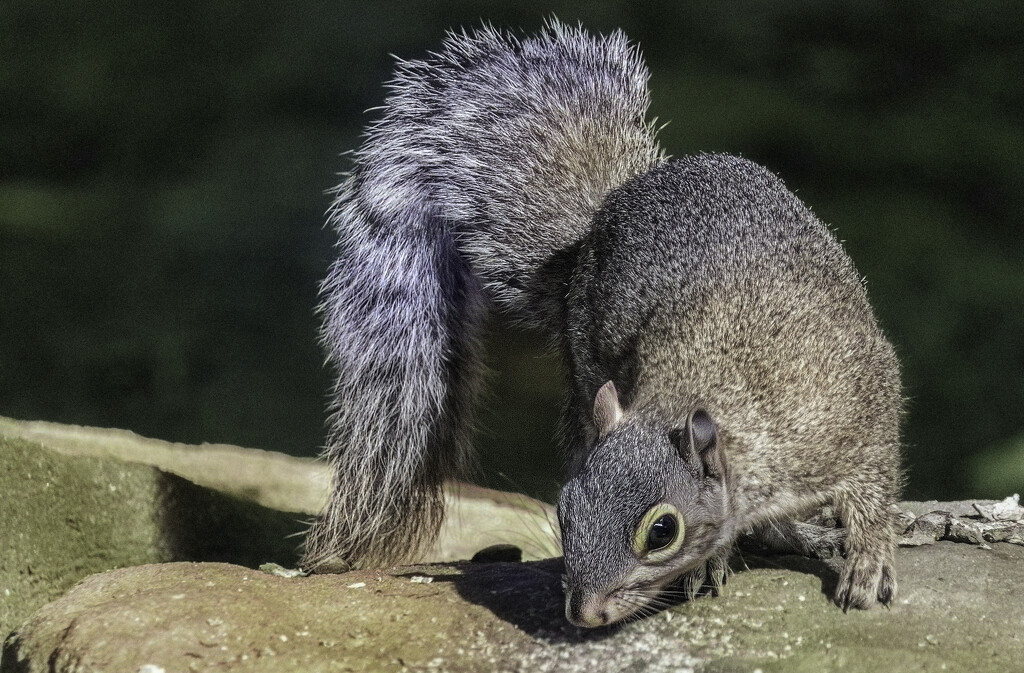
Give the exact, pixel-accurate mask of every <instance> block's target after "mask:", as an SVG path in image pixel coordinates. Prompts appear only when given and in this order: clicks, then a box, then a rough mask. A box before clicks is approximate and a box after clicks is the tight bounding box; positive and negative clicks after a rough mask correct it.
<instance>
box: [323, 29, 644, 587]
mask: <svg viewBox="0 0 1024 673" xmlns="http://www.w3.org/2000/svg"><path fill="white" fill-rule="evenodd" d="M646 80H647V71H646V69H645V67H644V65H643V63H642V61H641V59H640V56H639V55H638V53H637V51H636V50H635V49H634V48H633V47H631V46H630V45H629V44H628V42H627V41H626V38H625V36H623V35H622V34H621V33H615V34H614V35H611V36H609V37H605V38H602V37H594V36H591V35H588V34H587V33H585V32H584V31H582V30H581V29H572V28H566V27H565V26H562V25H561V24H558V23H554V22H552V23H550V24H549V25H548V27H547V29H546V30H545V31H544V32H543V33H541V34H540V35H538V36H536V37H533V38H528V39H523V40H520V39H517V38H515V37H512V36H510V35H508V34H505V33H502V32H499V31H495V30H492V29H482V30H480V31H478V32H475V33H472V34H466V33H463V34H450V35H449V36H448V39H447V40H446V41H445V43H444V47H443V49H442V50H441V52H439V53H437V54H432V55H431V56H430V57H428V58H426V59H424V60H421V61H409V62H401V63H400V64H399V66H398V69H397V73H396V76H395V79H394V80H393V81H392V83H391V85H390V86H391V92H392V93H391V95H390V96H389V98H388V99H387V101H386V104H385V106H384V108H383V113H382V116H381V118H380V120H379V121H377V122H376V123H375V124H374V125H373V126H371V127H370V129H369V131H368V133H367V136H366V139H365V141H364V143H363V146H362V148H361V149H360V150H359V152H358V153H357V154H356V164H355V168H354V170H353V172H352V174H351V175H350V176H349V178H348V179H347V180H346V181H345V182H344V183H343V184H342V186H341V187H340V188H339V193H338V199H337V201H336V202H335V206H334V209H333V211H332V214H331V220H332V223H333V224H334V226H335V228H336V229H337V230H338V233H339V239H340V240H339V244H338V259H337V261H336V262H335V264H334V265H333V267H332V268H331V272H330V276H329V277H328V279H327V280H326V281H325V283H324V286H323V298H324V304H323V312H324V328H323V337H324V341H325V343H326V345H327V349H328V359H329V361H330V363H331V364H332V365H333V366H334V367H335V369H336V371H337V375H338V380H337V383H336V385H335V388H334V392H333V399H334V409H333V414H332V417H331V421H330V433H329V438H328V444H327V450H326V452H325V457H326V459H327V460H328V461H330V463H331V464H332V466H333V468H334V481H333V486H332V490H331V496H330V501H329V503H328V505H327V507H326V509H325V510H324V512H323V514H322V515H321V517H320V518H319V520H318V521H317V522H316V523H315V524H314V526H313V528H312V529H311V531H310V533H309V536H308V538H307V542H306V552H305V558H304V561H303V564H304V566H305V567H307V568H312V569H316V568H317V567H324V566H326V565H327V564H328V562H329V561H335V560H340V561H342V562H343V564H348V565H371V564H385V563H392V562H397V561H401V560H406V559H410V558H413V557H415V555H416V554H417V553H418V552H419V551H421V550H422V548H423V547H424V545H425V544H427V543H428V542H430V541H432V540H433V539H434V538H435V536H436V533H437V530H438V528H439V526H440V523H441V520H442V518H443V503H442V500H441V490H440V489H441V485H442V483H443V481H444V480H445V479H447V478H450V477H452V476H454V475H455V474H456V473H457V472H458V470H459V468H460V467H461V466H462V465H463V464H464V462H465V461H466V460H467V457H468V455H469V453H468V451H469V448H468V439H469V437H468V425H469V422H468V419H469V411H470V405H471V403H472V401H473V398H474V396H475V392H476V389H477V383H478V379H479V364H478V363H479V353H478V345H477V337H478V335H479V331H480V328H481V323H482V321H483V317H484V312H485V302H493V303H494V304H496V305H497V306H498V307H499V308H501V309H504V310H505V311H507V312H508V313H509V314H510V315H511V316H512V317H514V318H518V319H521V320H523V321H526V322H531V323H534V324H537V325H541V326H544V327H547V328H549V330H556V329H558V328H559V327H560V326H561V319H562V311H563V304H564V295H565V291H566V286H567V282H568V272H569V270H570V269H571V267H572V265H573V259H574V257H573V251H574V246H575V245H576V243H577V242H578V241H579V239H580V238H581V237H582V236H583V234H584V233H585V232H586V231H587V229H588V228H589V226H590V220H591V217H592V215H593V213H594V212H595V211H596V210H597V208H598V207H599V206H600V204H601V201H602V200H603V198H604V196H605V195H606V194H607V193H608V192H609V191H610V190H612V189H614V188H615V187H617V186H619V185H621V184H622V183H624V182H625V181H626V180H628V179H629V178H631V177H633V176H634V175H637V174H639V173H642V172H645V171H647V170H649V169H650V168H652V167H653V166H654V165H655V164H656V163H658V162H659V161H661V159H662V155H661V152H660V150H659V149H658V147H657V143H656V142H655V140H654V134H653V132H652V128H651V126H650V124H649V123H648V122H647V121H646V119H645V115H646V111H647V106H648V94H647V86H646ZM331 565H333V563H332V564H331Z"/></svg>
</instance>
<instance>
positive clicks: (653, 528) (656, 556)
mask: <svg viewBox="0 0 1024 673" xmlns="http://www.w3.org/2000/svg"><path fill="white" fill-rule="evenodd" d="M685 531H686V527H685V526H684V525H683V515H682V514H681V513H680V512H679V510H677V509H676V508H675V507H673V506H672V505H670V504H668V503H667V502H663V503H660V504H658V505H655V506H654V507H651V508H650V509H649V510H647V512H646V513H645V514H644V516H643V518H642V519H641V520H640V523H639V525H637V527H636V532H635V533H634V535H633V553H634V554H636V556H637V558H640V559H643V560H647V561H652V562H655V563H657V562H659V561H664V560H666V559H668V558H670V557H671V556H672V555H673V554H675V553H676V552H677V551H679V548H680V547H682V546H683V535H684V533H685Z"/></svg>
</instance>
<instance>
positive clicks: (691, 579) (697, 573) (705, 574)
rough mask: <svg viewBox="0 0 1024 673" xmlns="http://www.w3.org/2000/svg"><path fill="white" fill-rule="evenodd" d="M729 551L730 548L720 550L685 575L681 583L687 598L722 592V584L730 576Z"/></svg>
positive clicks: (715, 594) (714, 594)
mask: <svg viewBox="0 0 1024 673" xmlns="http://www.w3.org/2000/svg"><path fill="white" fill-rule="evenodd" d="M729 552H730V550H728V549H727V550H725V551H723V552H719V553H718V554H716V555H714V556H712V557H711V558H709V559H708V560H707V561H706V562H705V563H704V564H703V565H700V566H697V567H696V568H694V569H693V570H691V571H690V572H688V573H687V574H685V575H683V577H682V578H681V580H680V585H681V586H682V588H683V592H684V593H685V594H686V597H687V600H693V598H694V597H695V596H697V595H699V594H702V593H705V592H706V593H709V594H711V595H712V596H717V595H718V594H719V593H721V591H722V585H724V584H725V582H726V580H727V579H728V577H729Z"/></svg>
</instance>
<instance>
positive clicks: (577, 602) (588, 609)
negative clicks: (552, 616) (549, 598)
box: [565, 591, 615, 629]
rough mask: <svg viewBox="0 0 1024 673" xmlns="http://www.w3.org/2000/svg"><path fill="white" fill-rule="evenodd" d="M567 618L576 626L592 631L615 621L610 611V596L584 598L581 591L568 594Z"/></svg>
mask: <svg viewBox="0 0 1024 673" xmlns="http://www.w3.org/2000/svg"><path fill="white" fill-rule="evenodd" d="M565 618H566V619H568V620H569V622H571V623H572V624H574V625H576V626H582V627H584V628H591V629H592V628H596V627H598V626H607V625H608V624H610V623H612V622H613V621H615V619H614V618H613V616H612V612H611V610H609V600H608V596H606V595H603V594H600V593H597V594H591V595H589V596H582V595H581V594H580V592H579V591H570V592H568V593H567V594H566V597H565Z"/></svg>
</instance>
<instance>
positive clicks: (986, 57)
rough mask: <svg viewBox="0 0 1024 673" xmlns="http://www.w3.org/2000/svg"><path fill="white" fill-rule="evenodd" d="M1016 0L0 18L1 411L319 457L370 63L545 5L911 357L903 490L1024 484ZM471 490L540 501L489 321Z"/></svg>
mask: <svg viewBox="0 0 1024 673" xmlns="http://www.w3.org/2000/svg"><path fill="white" fill-rule="evenodd" d="M1022 12H1024V10H1022V9H1021V8H1020V5H1019V4H1018V3H1016V2H999V1H992V0H978V1H977V2H974V3H969V4H968V3H955V4H954V3H936V2H932V1H930V0H929V1H922V0H906V1H903V2H899V3H893V2H890V1H889V0H865V1H863V2H835V3H819V2H809V1H804V2H800V1H793V0H788V1H787V0H773V1H770V2H769V1H764V2H744V3H712V2H707V3H686V2H679V1H678V0H671V1H662V2H599V1H592V2H587V3H586V4H585V5H580V6H576V5H574V4H571V3H566V2H559V1H552V2H544V3H541V2H537V1H535V0H522V1H520V2H518V3H515V6H514V7H512V6H510V5H509V4H506V3H498V2H486V1H479V0H477V1H474V2H469V1H465V2H424V1H410V0H403V1H402V2H394V1H384V2H353V1H345V2H334V3H324V2H308V1H301V0H295V1H292V2H277V3H274V2H269V3H253V2H237V1H234V0H221V1H219V2H208V1H206V0H173V1H172V0H153V1H151V2H147V3H137V2H124V1H123V0H122V1H118V0H104V1H102V2H99V1H96V0H78V1H77V2H60V3H58V2H44V1H42V0H4V2H3V3H0V414H3V415H7V416H13V417H17V418H25V419H46V420H53V421H62V422H71V423H82V424H89V425H99V426H117V427H123V428H130V429H132V430H135V431H137V432H139V433H142V434H145V435H150V436H154V437H160V438H164V439H169V440H177V441H184V442H203V441H208V442H231V443H236V444H242V445H247V446H255V447H261V448H267V449H276V450H281V451H286V452H289V453H293V454H296V455H313V454H315V453H316V452H317V451H318V448H319V446H320V443H321V441H322V426H323V408H324V401H325V391H326V390H327V386H328V379H329V377H328V373H327V372H326V371H325V370H324V369H323V367H322V355H321V352H320V349H319V347H318V344H317V342H316V329H317V320H316V318H315V316H314V313H313V308H314V306H315V304H316V302H317V283H318V281H319V279H320V278H321V276H322V275H323V274H324V272H325V269H326V267H327V265H328V262H329V259H330V257H331V244H332V235H331V233H330V231H328V230H325V229H324V227H323V225H322V222H323V217H322V213H323V212H324V210H325V209H326V208H327V205H328V203H329V197H328V196H327V195H325V193H324V192H325V190H326V189H328V188H330V187H331V186H333V185H334V184H335V183H336V182H337V181H338V177H337V176H336V173H337V172H339V171H342V170H345V169H346V168H347V167H348V161H347V159H346V158H345V157H343V156H341V155H340V153H341V152H343V151H345V150H349V149H352V148H355V147H356V146H357V145H358V143H359V134H360V130H361V128H362V127H363V126H364V125H365V124H366V123H367V122H368V121H370V120H372V119H373V118H374V113H373V112H372V111H371V112H364V111H365V110H367V109H368V108H372V107H374V106H377V105H379V104H380V103H381V102H382V101H383V98H384V96H385V89H384V87H383V82H384V81H385V80H387V79H388V77H389V73H390V71H391V68H392V63H393V59H392V57H391V56H390V55H389V54H395V55H397V56H400V57H402V58H416V57H419V56H422V55H424V54H425V53H426V51H427V50H429V49H435V48H437V47H438V46H439V44H440V41H441V39H442V37H443V34H444V31H445V30H446V29H449V28H457V27H460V26H470V27H471V26H474V25H479V23H480V21H481V20H482V19H486V20H488V21H491V22H493V23H494V24H495V25H499V26H508V27H514V28H522V29H525V30H527V31H533V30H536V29H537V28H538V27H539V26H540V25H541V22H542V20H543V18H544V17H546V16H549V15H550V14H552V13H554V14H556V15H557V16H558V17H560V18H561V19H562V20H564V21H567V22H573V23H575V22H577V21H581V22H582V23H583V24H584V25H585V26H587V27H589V28H590V29H592V30H595V31H602V32H607V31H610V30H613V29H615V28H622V29H623V30H625V31H626V33H627V34H628V35H629V36H630V37H631V38H632V39H633V40H634V41H636V42H638V43H639V44H640V46H641V48H642V49H643V51H644V53H645V54H646V57H647V60H648V63H649V65H650V68H651V73H652V76H651V89H652V91H653V96H654V105H653V114H655V115H657V116H658V117H659V119H661V120H664V121H670V122H671V123H670V124H669V125H668V127H667V128H665V130H664V131H663V132H662V134H661V138H662V141H663V144H664V145H665V146H666V148H667V149H668V151H669V152H671V153H672V154H675V155H680V154H686V153H691V152H697V151H723V152H731V153H738V154H742V155H744V156H746V157H748V158H751V159H754V160H756V161H758V162H760V163H763V164H765V165H767V166H768V167H770V168H771V169H772V170H774V171H776V172H777V173H779V174H780V175H781V176H782V178H783V179H784V180H785V181H786V183H787V184H788V185H789V186H790V188H792V189H794V190H795V191H796V192H797V193H798V194H799V195H800V197H801V198H802V199H803V200H804V201H805V202H806V203H808V204H809V205H810V206H811V207H812V208H813V209H814V210H815V211H816V212H817V213H818V214H819V216H820V217H821V218H822V219H823V220H825V221H826V222H829V223H830V224H832V225H833V226H834V228H835V230H836V231H837V232H838V234H839V236H840V237H841V238H842V239H844V240H845V241H846V245H847V248H848V250H849V252H850V254H851V255H852V256H853V258H854V260H855V261H856V263H857V265H858V267H859V269H860V271H861V272H862V273H863V274H864V275H865V276H866V277H867V281H868V289H869V292H870V294H871V297H872V300H873V302H874V305H875V306H876V308H877V312H878V314H879V316H880V318H881V321H882V323H883V326H884V327H885V329H886V330H887V332H888V333H889V334H890V335H891V337H892V338H893V340H894V341H895V342H896V344H897V347H898V349H899V352H900V354H901V355H902V359H903V363H904V378H905V382H906V392H907V395H908V396H909V416H908V422H907V425H906V432H905V437H906V444H907V449H906V455H907V463H908V467H909V477H910V481H909V486H908V489H907V496H908V497H911V498H915V499H921V498H953V497H960V496H967V495H972V496H989V497H1003V496H1005V495H1007V494H1009V493H1012V492H1014V491H1017V492H1024V413H1022V412H1024V348H1022V346H1024V337H1022V334H1024V232H1022V230H1021V219H1022V215H1024V20H1022V18H1024V17H1022ZM489 345H490V361H489V364H490V366H491V368H492V369H493V370H494V373H493V376H492V377H491V379H490V386H489V392H488V395H487V399H486V400H485V404H484V407H483V409H482V411H481V413H480V415H479V424H480V426H481V432H480V436H479V444H480V446H481V448H482V451H483V468H484V469H483V470H482V474H481V479H482V480H483V481H484V482H485V483H489V484H492V485H496V486H499V487H505V488H520V489H523V490H525V491H527V492H529V493H533V494H537V495H541V496H544V497H550V496H551V495H552V494H553V493H554V491H555V489H556V487H557V481H558V471H559V464H560V463H559V459H558V457H557V453H556V450H555V448H554V444H553V442H552V439H551V435H552V430H553V427H554V423H555V419H556V417H557V407H558V404H559V400H560V386H561V382H560V378H559V373H558V369H557V363H556V360H555V359H554V358H552V357H550V356H548V355H544V354H543V353H542V349H541V345H542V341H541V339H540V338H539V337H538V336H537V335H530V334H521V333H514V332H511V333H510V332H508V331H507V330H505V329H504V328H502V327H501V326H500V325H495V328H494V336H493V337H492V338H491V340H490V344H489Z"/></svg>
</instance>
